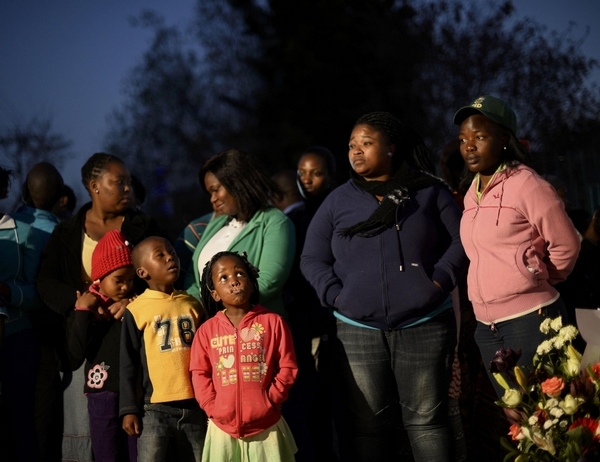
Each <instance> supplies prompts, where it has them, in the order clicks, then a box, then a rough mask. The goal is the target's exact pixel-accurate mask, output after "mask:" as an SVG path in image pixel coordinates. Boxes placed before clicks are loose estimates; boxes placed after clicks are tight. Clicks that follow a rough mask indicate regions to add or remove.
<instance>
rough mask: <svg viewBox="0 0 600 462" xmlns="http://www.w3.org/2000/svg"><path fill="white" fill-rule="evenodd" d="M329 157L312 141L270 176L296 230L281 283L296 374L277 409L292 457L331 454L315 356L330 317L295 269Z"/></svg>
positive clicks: (330, 180)
mask: <svg viewBox="0 0 600 462" xmlns="http://www.w3.org/2000/svg"><path fill="white" fill-rule="evenodd" d="M334 177H335V159H334V158H333V154H331V152H330V151H329V150H328V149H326V148H323V147H320V146H312V147H310V148H308V149H307V150H306V151H304V152H303V153H302V155H301V156H300V159H299V162H298V166H297V169H296V171H293V170H283V171H281V172H279V173H277V174H276V175H275V176H274V177H273V179H274V181H275V182H276V183H277V184H278V185H279V187H280V188H281V189H282V191H283V192H284V198H283V200H281V201H278V202H275V203H274V204H275V205H276V206H277V207H278V208H279V209H280V210H282V211H283V213H285V214H286V215H287V216H288V217H289V218H290V220H291V221H292V223H294V227H295V230H296V254H295V258H294V264H293V266H292V271H291V273H290V277H289V278H288V280H287V282H286V283H285V286H284V300H285V305H286V310H287V312H288V314H289V316H290V318H289V319H290V325H291V326H292V332H293V338H294V348H295V350H296V358H297V360H298V367H299V372H298V377H297V379H296V382H295V384H294V387H293V388H292V390H291V391H290V397H289V399H288V401H287V403H286V406H285V408H284V409H283V414H284V417H285V418H286V420H287V422H288V424H289V425H290V428H291V429H292V432H293V433H294V437H295V440H296V444H297V445H298V452H297V453H296V455H295V456H296V460H297V461H298V462H301V461H305V460H306V461H315V460H328V461H330V460H335V457H336V456H335V454H334V453H333V451H334V449H333V430H332V426H331V397H330V395H329V393H328V389H327V386H326V381H325V379H324V377H323V374H320V373H319V371H318V359H319V357H320V356H323V357H324V356H326V355H321V353H322V352H323V350H324V349H322V348H321V341H322V340H323V339H324V340H323V341H324V342H326V341H327V340H328V338H329V337H328V334H330V329H331V325H332V321H333V318H332V316H331V313H330V312H329V310H327V309H326V308H323V307H321V303H320V302H319V299H318V297H317V295H316V293H315V291H314V289H313V288H312V287H311V286H310V284H309V283H308V282H307V281H306V279H305V278H304V276H303V275H302V273H301V272H300V255H301V253H302V248H303V247H304V240H305V238H306V230H307V229H308V225H309V224H310V220H311V219H312V217H313V215H314V214H315V212H316V211H317V208H318V206H319V205H320V204H321V202H322V201H323V199H324V198H325V197H326V196H327V194H328V193H329V192H330V191H331V190H332V189H333V185H334V184H335V183H334Z"/></svg>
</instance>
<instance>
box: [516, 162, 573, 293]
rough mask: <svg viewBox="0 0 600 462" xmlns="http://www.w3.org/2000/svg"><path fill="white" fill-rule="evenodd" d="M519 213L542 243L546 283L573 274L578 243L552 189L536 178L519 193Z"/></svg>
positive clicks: (563, 208)
mask: <svg viewBox="0 0 600 462" xmlns="http://www.w3.org/2000/svg"><path fill="white" fill-rule="evenodd" d="M521 198H522V199H523V201H522V207H523V210H522V212H523V213H524V214H525V216H526V217H527V219H528V220H529V222H530V223H531V225H532V226H533V227H534V228H535V229H537V231H538V232H539V234H540V236H541V237H542V239H544V241H545V242H546V259H545V263H546V267H547V269H548V276H549V277H548V282H549V283H550V284H552V285H554V284H557V283H559V282H562V281H564V280H565V279H566V278H567V276H568V275H569V274H570V273H571V271H573V267H574V266H575V262H576V261H577V256H578V255H579V249H580V248H581V242H580V240H579V236H578V235H577V231H576V230H575V227H574V226H573V222H572V221H571V219H570V218H569V216H568V215H567V213H566V212H565V206H564V203H563V201H562V200H560V198H559V197H558V195H557V194H556V191H555V190H554V188H553V187H552V186H551V185H550V184H549V183H548V182H546V181H545V180H543V179H542V178H541V177H539V176H537V175H535V174H534V175H532V178H531V181H527V182H525V183H524V185H523V188H522V190H521Z"/></svg>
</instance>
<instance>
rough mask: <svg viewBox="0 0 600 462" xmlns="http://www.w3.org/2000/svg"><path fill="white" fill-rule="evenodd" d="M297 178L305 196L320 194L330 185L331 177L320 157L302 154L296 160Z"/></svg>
mask: <svg viewBox="0 0 600 462" xmlns="http://www.w3.org/2000/svg"><path fill="white" fill-rule="evenodd" d="M298 180H299V181H300V186H301V187H302V191H303V192H304V195H305V197H318V196H322V195H323V194H325V193H326V192H327V190H328V189H329V188H330V187H331V178H330V176H329V173H328V172H327V165H326V164H325V161H324V160H323V158H322V157H320V156H318V155H316V154H310V153H308V154H304V155H303V156H302V157H301V158H300V162H298Z"/></svg>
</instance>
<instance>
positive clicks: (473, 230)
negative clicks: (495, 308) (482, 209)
mask: <svg viewBox="0 0 600 462" xmlns="http://www.w3.org/2000/svg"><path fill="white" fill-rule="evenodd" d="M478 212H479V201H477V208H476V209H475V214H474V215H473V218H471V223H473V225H472V226H471V245H472V246H473V249H474V250H475V253H476V255H477V292H478V293H479V299H480V300H481V303H482V304H483V306H484V308H485V317H486V318H487V320H488V321H489V320H490V316H489V314H488V306H487V303H486V302H485V300H484V299H483V295H482V293H481V284H479V281H480V279H481V278H480V276H479V273H480V272H479V267H480V266H481V262H480V259H479V249H478V247H477V245H476V244H475V239H474V236H475V233H476V231H475V228H476V223H474V222H475V217H477V213H478ZM492 325H493V323H492ZM491 329H492V332H493V331H494V329H495V326H494V327H493V328H491Z"/></svg>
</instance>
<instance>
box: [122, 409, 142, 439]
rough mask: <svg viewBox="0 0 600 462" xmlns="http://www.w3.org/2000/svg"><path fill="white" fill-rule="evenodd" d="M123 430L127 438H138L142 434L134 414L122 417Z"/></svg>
mask: <svg viewBox="0 0 600 462" xmlns="http://www.w3.org/2000/svg"><path fill="white" fill-rule="evenodd" d="M123 430H125V433H127V434H128V435H129V436H140V434H141V433H142V426H141V424H140V418H139V417H138V416H137V415H136V414H127V415H126V416H125V417H123Z"/></svg>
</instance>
